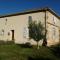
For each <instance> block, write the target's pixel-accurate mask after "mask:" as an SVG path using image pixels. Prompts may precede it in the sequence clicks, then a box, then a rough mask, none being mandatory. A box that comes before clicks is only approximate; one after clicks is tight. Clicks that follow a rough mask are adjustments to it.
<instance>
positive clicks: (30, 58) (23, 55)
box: [0, 44, 60, 60]
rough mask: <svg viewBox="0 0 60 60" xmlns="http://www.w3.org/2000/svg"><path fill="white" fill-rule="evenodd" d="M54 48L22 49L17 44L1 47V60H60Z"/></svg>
mask: <svg viewBox="0 0 60 60" xmlns="http://www.w3.org/2000/svg"><path fill="white" fill-rule="evenodd" d="M53 49H54V48H53V47H44V46H40V48H39V50H38V49H36V48H33V47H31V48H30V47H21V45H16V44H9V45H8V44H5V45H3V44H1V45H0V60H60V58H59V57H58V56H56V55H55V54H54V53H55V52H54V50H53Z"/></svg>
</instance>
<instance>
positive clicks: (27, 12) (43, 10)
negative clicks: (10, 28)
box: [0, 7, 60, 19]
mask: <svg viewBox="0 0 60 60" xmlns="http://www.w3.org/2000/svg"><path fill="white" fill-rule="evenodd" d="M45 11H49V12H50V13H52V14H53V15H55V16H56V17H58V18H59V19H60V17H59V16H58V15H57V14H56V13H55V12H54V11H53V10H52V9H51V8H48V7H47V8H41V9H34V10H29V11H24V12H19V13H15V14H8V15H3V16H0V18H4V17H10V16H17V15H24V14H30V13H36V12H45Z"/></svg>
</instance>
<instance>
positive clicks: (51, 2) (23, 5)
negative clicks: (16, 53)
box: [0, 0, 60, 15]
mask: <svg viewBox="0 0 60 60" xmlns="http://www.w3.org/2000/svg"><path fill="white" fill-rule="evenodd" d="M44 7H49V8H51V9H53V10H54V11H55V12H56V13H57V14H58V15H60V0H0V15H6V14H13V13H18V12H22V11H26V10H31V9H40V8H44Z"/></svg>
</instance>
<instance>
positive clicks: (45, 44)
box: [42, 10, 47, 46]
mask: <svg viewBox="0 0 60 60" xmlns="http://www.w3.org/2000/svg"><path fill="white" fill-rule="evenodd" d="M46 20H47V18H46V10H45V36H44V40H43V44H42V45H43V46H47V39H46V35H47V29H46Z"/></svg>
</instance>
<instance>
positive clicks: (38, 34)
mask: <svg viewBox="0 0 60 60" xmlns="http://www.w3.org/2000/svg"><path fill="white" fill-rule="evenodd" d="M28 28H29V38H30V39H33V40H35V41H36V42H37V48H38V49H39V45H38V43H39V41H40V40H42V39H44V36H45V35H44V27H43V25H42V24H41V22H38V23H37V22H36V21H31V22H30V23H29V27H28Z"/></svg>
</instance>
